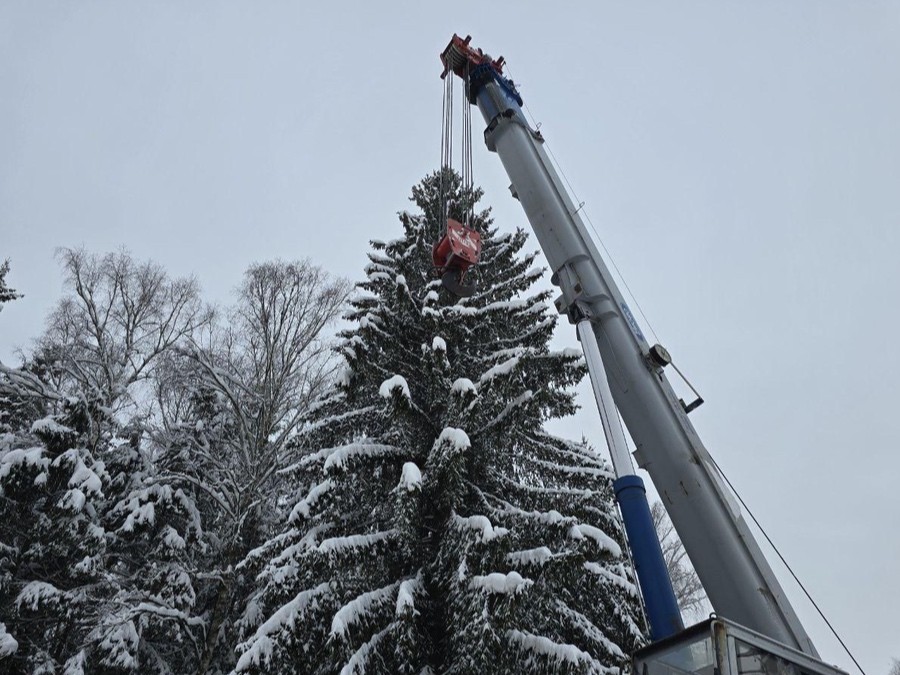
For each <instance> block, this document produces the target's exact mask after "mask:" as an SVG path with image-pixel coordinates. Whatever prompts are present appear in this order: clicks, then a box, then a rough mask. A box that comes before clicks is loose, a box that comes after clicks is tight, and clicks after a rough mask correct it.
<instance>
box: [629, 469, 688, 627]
mask: <svg viewBox="0 0 900 675" xmlns="http://www.w3.org/2000/svg"><path fill="white" fill-rule="evenodd" d="M613 489H614V490H615V492H616V500H617V501H618V502H619V508H620V509H621V511H622V520H623V521H624V522H625V533H626V534H627V535H628V547H629V548H630V549H631V556H632V558H633V559H634V567H635V570H636V571H637V575H638V582H639V583H640V586H641V592H642V594H643V596H644V604H645V607H646V611H647V620H648V621H649V622H650V637H651V639H652V640H653V641H654V642H656V641H657V640H662V639H663V638H667V637H669V636H670V635H674V634H675V633H678V632H679V631H681V630H684V624H683V622H682V620H681V612H680V611H679V610H678V601H677V600H676V599H675V592H674V591H673V590H672V582H671V580H670V579H669V573H668V570H666V563H665V559H664V558H663V554H662V548H661V547H660V544H659V539H658V538H657V536H656V528H654V527H653V518H652V517H651V516H650V506H649V505H648V503H647V491H646V490H645V489H644V481H643V480H641V477H640V476H635V475H633V474H632V475H627V476H622V477H620V478H617V479H616V480H615V481H614V482H613Z"/></svg>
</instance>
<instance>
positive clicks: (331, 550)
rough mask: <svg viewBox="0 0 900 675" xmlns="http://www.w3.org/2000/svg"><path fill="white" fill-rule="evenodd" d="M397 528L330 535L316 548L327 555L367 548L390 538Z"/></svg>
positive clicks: (395, 533) (393, 535) (394, 534)
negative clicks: (337, 535) (341, 535)
mask: <svg viewBox="0 0 900 675" xmlns="http://www.w3.org/2000/svg"><path fill="white" fill-rule="evenodd" d="M397 532H398V531H397V530H394V529H392V530H383V531H381V532H373V533H372V534H351V535H348V536H346V537H331V538H330V539H325V540H323V541H322V542H321V543H320V544H319V545H318V547H317V548H316V550H318V551H319V553H325V554H327V555H332V554H338V553H345V552H347V551H351V550H353V549H359V548H368V547H369V546H374V545H375V544H377V543H379V542H382V541H386V540H388V539H391V538H393V537H395V536H396V535H397Z"/></svg>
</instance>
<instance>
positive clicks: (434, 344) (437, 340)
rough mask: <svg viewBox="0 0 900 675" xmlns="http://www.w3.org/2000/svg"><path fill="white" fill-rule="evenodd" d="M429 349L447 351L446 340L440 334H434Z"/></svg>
mask: <svg viewBox="0 0 900 675" xmlns="http://www.w3.org/2000/svg"><path fill="white" fill-rule="evenodd" d="M431 351H433V352H445V351H447V342H446V341H445V340H444V338H442V337H441V336H440V335H435V336H434V339H433V340H432V341H431Z"/></svg>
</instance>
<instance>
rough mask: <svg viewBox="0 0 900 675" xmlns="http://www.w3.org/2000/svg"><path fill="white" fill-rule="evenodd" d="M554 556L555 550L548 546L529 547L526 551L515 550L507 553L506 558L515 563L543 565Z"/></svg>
mask: <svg viewBox="0 0 900 675" xmlns="http://www.w3.org/2000/svg"><path fill="white" fill-rule="evenodd" d="M552 557H553V551H551V550H550V549H549V548H547V547H546V546H539V547H537V548H529V549H526V550H524V551H513V552H512V553H507V554H506V559H507V560H508V561H509V562H510V563H512V564H513V565H537V566H538V567H540V566H542V565H543V564H544V563H545V562H547V561H548V560H550V558H552Z"/></svg>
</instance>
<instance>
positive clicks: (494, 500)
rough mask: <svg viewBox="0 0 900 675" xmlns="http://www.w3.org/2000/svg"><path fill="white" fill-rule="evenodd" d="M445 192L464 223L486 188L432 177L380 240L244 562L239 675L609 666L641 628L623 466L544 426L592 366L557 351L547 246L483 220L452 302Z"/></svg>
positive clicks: (563, 410) (566, 405)
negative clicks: (274, 525)
mask: <svg viewBox="0 0 900 675" xmlns="http://www.w3.org/2000/svg"><path fill="white" fill-rule="evenodd" d="M442 195H447V197H446V202H448V207H449V213H450V216H451V217H454V218H456V219H458V220H462V218H463V214H464V213H466V212H467V211H469V209H471V210H472V211H474V206H475V205H476V204H477V202H478V200H479V198H480V197H481V192H480V191H468V190H465V189H463V188H462V187H461V184H460V179H459V177H458V176H457V175H456V174H454V173H452V172H450V171H444V172H443V173H434V174H432V175H430V176H428V177H427V178H426V179H425V180H423V181H422V182H421V183H420V184H419V185H417V186H416V187H414V188H413V191H412V201H414V202H415V204H416V205H417V206H418V208H419V209H420V213H419V214H417V215H413V214H409V213H402V214H401V215H400V221H401V224H402V226H403V237H401V238H400V239H397V240H395V241H391V242H387V243H382V242H373V243H372V245H373V249H374V250H373V251H372V252H371V253H370V254H369V258H370V261H371V262H370V264H369V265H368V266H367V268H366V272H367V278H366V279H365V280H364V281H363V282H361V283H360V284H358V287H357V293H356V295H355V296H354V298H353V300H352V311H351V312H350V313H349V315H348V319H349V320H350V321H352V322H353V323H354V326H353V327H352V328H351V329H348V330H347V331H345V332H344V333H343V334H342V339H343V344H342V347H341V352H342V354H343V356H344V358H345V360H346V370H345V372H344V375H343V377H342V378H341V380H340V383H339V384H338V386H336V387H335V388H334V390H333V391H332V392H330V394H329V395H328V396H327V397H325V398H324V399H323V400H321V401H320V403H319V404H318V407H317V409H316V411H315V415H314V417H313V419H311V421H310V423H309V424H308V425H307V428H306V429H305V433H304V434H303V436H302V442H301V450H302V452H303V456H302V457H301V458H300V459H299V461H297V462H296V463H295V464H294V465H293V466H292V467H291V468H290V469H289V470H288V471H287V472H285V473H286V475H287V476H288V477H290V478H291V479H292V480H293V481H295V484H296V485H297V486H299V491H298V494H297V497H296V499H295V500H294V507H293V510H292V511H291V513H290V517H289V519H288V521H287V523H286V526H285V529H284V530H283V531H282V532H281V533H280V534H279V535H278V536H276V537H274V538H272V539H271V540H270V541H268V542H267V543H266V544H265V545H263V546H262V547H260V548H259V549H258V550H256V551H254V552H253V553H251V554H250V555H249V556H248V557H247V558H246V559H245V561H244V562H243V563H242V565H243V568H244V569H245V570H247V572H248V573H257V572H258V579H259V582H260V589H259V593H258V595H257V596H256V598H255V599H254V602H252V603H251V604H250V606H249V607H248V610H247V613H246V616H245V618H244V623H245V625H246V626H247V629H248V633H247V635H248V637H247V639H246V640H245V642H244V643H243V644H241V645H240V647H239V649H240V651H241V656H240V659H239V662H238V666H237V669H236V670H237V671H238V672H265V673H336V672H343V673H348V674H349V673H362V672H367V673H420V672H447V673H492V672H501V673H502V672H553V673H574V672H577V673H583V672H612V671H613V670H615V669H617V668H621V667H622V666H623V665H624V664H625V662H626V658H625V654H627V653H628V652H629V650H631V649H632V648H633V647H634V646H635V645H636V644H638V643H640V642H641V640H642V629H641V627H640V621H639V618H638V617H639V615H640V609H639V605H638V601H637V594H636V590H635V586H634V584H633V580H632V575H631V572H630V570H629V568H628V566H627V562H626V560H627V559H626V557H625V555H624V554H623V552H622V548H623V545H624V534H623V530H622V527H621V525H620V522H619V520H618V517H617V513H616V510H615V505H614V499H613V494H612V489H611V476H610V473H609V470H608V468H607V465H606V463H605V462H604V461H602V460H600V459H598V458H597V457H596V456H595V455H594V454H593V453H592V452H591V451H590V450H589V449H588V448H587V447H585V446H584V445H581V444H576V443H571V442H568V441H564V440H562V439H559V438H555V437H553V436H551V435H549V434H547V433H545V432H544V431H543V429H542V426H543V424H544V423H545V422H546V421H547V420H549V419H551V418H556V417H561V416H564V415H568V414H570V413H572V412H573V411H574V409H575V405H574V402H573V395H572V392H571V387H572V385H574V384H575V383H576V382H577V381H578V380H579V379H580V378H581V377H582V376H583V375H584V366H583V364H582V361H581V359H580V355H579V354H578V353H577V352H572V351H565V352H552V351H550V349H549V347H548V343H549V340H550V337H551V333H552V331H553V328H554V326H555V323H556V318H555V316H554V315H553V314H552V313H551V310H550V306H549V303H548V300H549V293H547V292H539V293H535V292H534V291H532V290H531V288H532V286H533V284H534V282H535V281H536V279H537V278H538V277H539V276H540V274H541V270H540V269H538V268H535V267H533V264H534V261H535V257H536V254H528V255H522V254H521V251H522V249H523V247H524V246H525V244H526V235H525V234H524V233H523V232H522V231H521V230H519V231H516V232H514V233H500V232H498V230H497V229H496V228H494V227H493V226H492V224H491V219H490V214H489V212H488V211H482V212H480V213H477V214H476V215H475V216H474V217H473V219H472V224H473V226H474V227H475V228H476V229H477V230H478V231H479V232H480V233H481V236H482V241H483V249H482V256H481V263H480V264H479V265H478V267H477V268H475V269H474V270H472V271H470V275H472V278H474V280H475V281H476V282H477V284H478V288H479V290H478V292H477V293H476V294H475V295H474V296H473V297H471V298H469V299H465V300H460V299H457V298H455V297H451V296H449V295H448V294H447V293H446V291H444V290H443V289H442V287H441V284H440V281H439V280H438V279H437V278H436V275H435V274H434V270H433V269H432V264H431V246H432V244H433V243H434V242H435V241H437V239H438V238H439V237H440V236H441V235H442V233H443V229H444V226H445V223H444V221H443V219H442V217H441V213H442V204H443V203H444V202H445V200H444V199H443V198H442Z"/></svg>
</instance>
